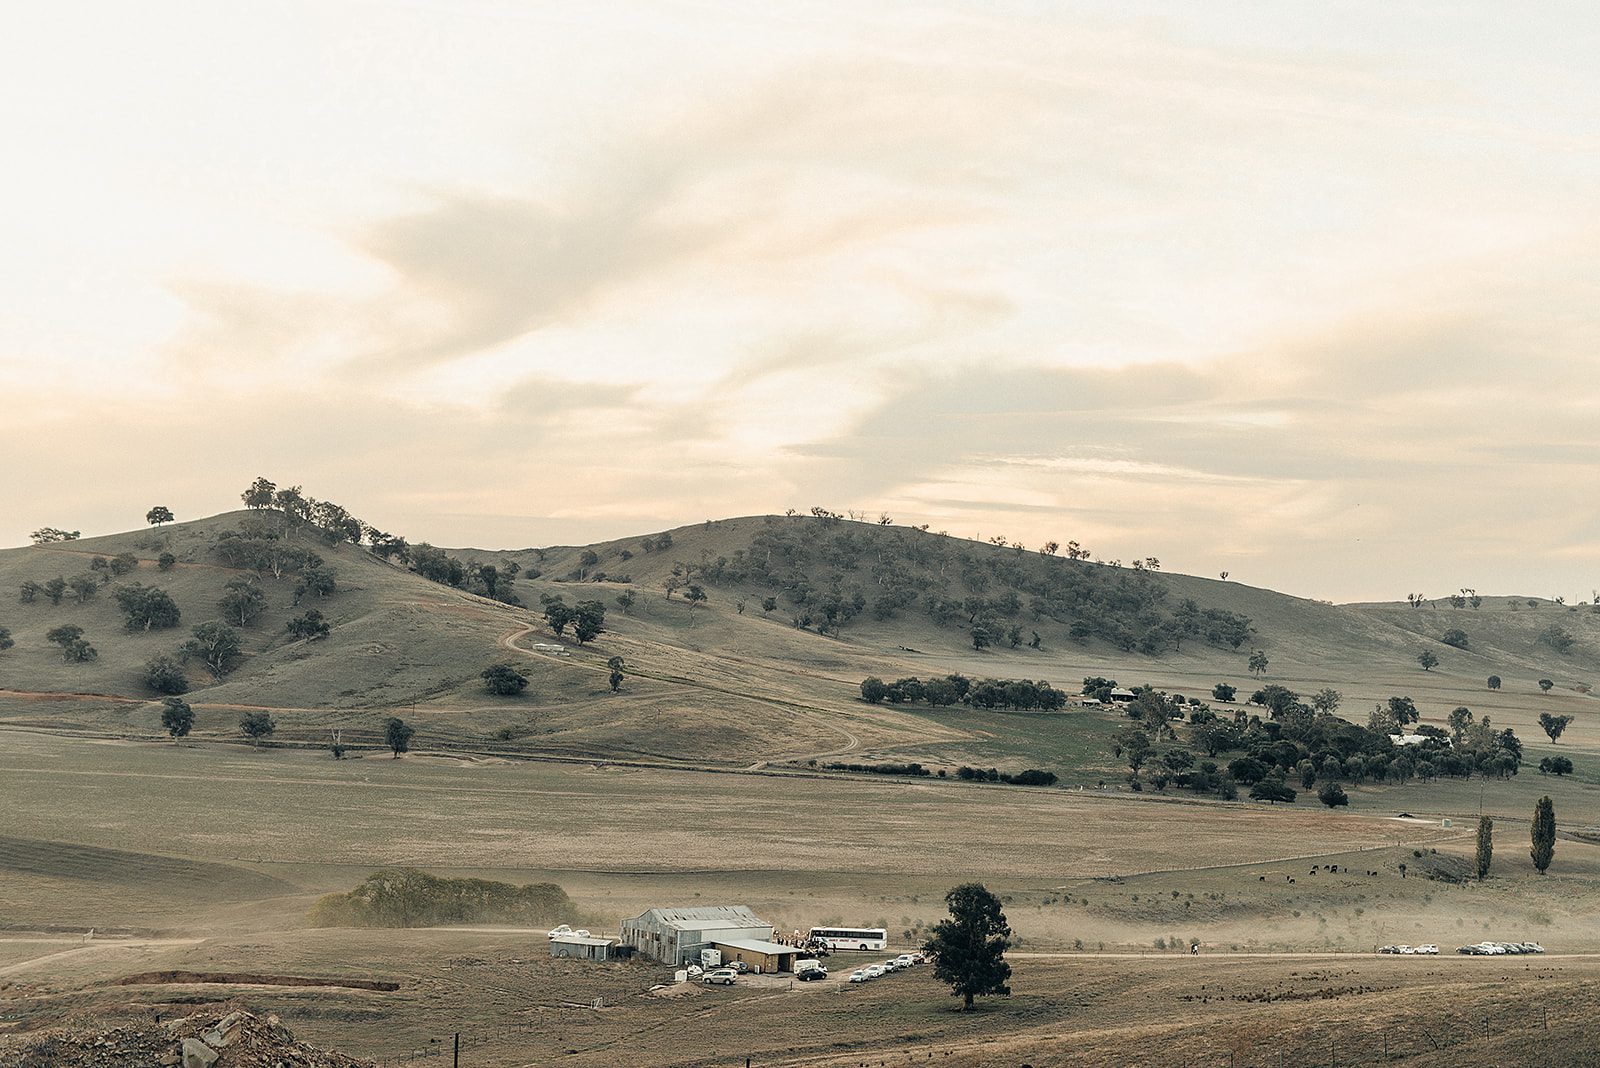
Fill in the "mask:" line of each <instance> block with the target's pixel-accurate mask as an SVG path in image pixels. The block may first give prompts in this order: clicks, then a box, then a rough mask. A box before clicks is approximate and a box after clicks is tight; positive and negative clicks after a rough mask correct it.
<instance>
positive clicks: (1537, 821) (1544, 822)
mask: <svg viewBox="0 0 1600 1068" xmlns="http://www.w3.org/2000/svg"><path fill="white" fill-rule="evenodd" d="M1555 855H1556V806H1555V803H1554V802H1552V801H1551V800H1550V797H1549V795H1548V794H1547V795H1545V796H1544V797H1541V798H1539V803H1538V804H1537V805H1535V806H1534V807H1533V849H1532V850H1531V851H1530V852H1529V856H1531V857H1533V866H1534V867H1535V868H1538V869H1539V874H1540V875H1543V874H1544V873H1545V869H1547V868H1549V867H1550V861H1552V860H1553V859H1555Z"/></svg>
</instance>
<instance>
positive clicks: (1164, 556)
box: [0, 0, 1600, 601]
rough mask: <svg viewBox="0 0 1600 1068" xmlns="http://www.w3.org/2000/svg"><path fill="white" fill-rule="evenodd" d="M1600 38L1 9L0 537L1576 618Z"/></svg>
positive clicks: (1143, 16)
mask: <svg viewBox="0 0 1600 1068" xmlns="http://www.w3.org/2000/svg"><path fill="white" fill-rule="evenodd" d="M1596 54H1600V9H1596V8H1595V7H1594V6H1593V5H1591V4H1584V3H1562V2H1558V0H1552V2H1549V3H1544V4H1539V5H1532V6H1524V7H1521V8H1517V9H1512V8H1510V7H1507V6H1506V5H1502V4H1490V3H1470V2H1453V3H1449V4H1445V3H1431V2H1426V0H1418V2H1414V3H1405V4H1395V3H1392V2H1382V3H1363V2H1348V3H1339V4H1327V3H1273V4H1267V3H1260V2H1253V3H1231V2H1226V0H1215V2H1208V3H1205V4H1192V3H1181V2H1171V3H1138V2H1127V0H1122V2H1117V3H1110V2H1076V3H1075V2H1067V0H1057V2H1049V3H1042V2H1041V3H1028V2H1022V0H1012V2H1006V0H983V2H972V3H964V2H945V3H939V2H931V0H921V2H908V3H897V2H865V3H852V4H843V3H837V2H834V3H815V4H807V3H781V2H775V3H772V4H760V5H752V4H736V3H720V2H711V0H702V2H674V0H651V2H649V3H639V4H630V3H608V2H594V3H581V4H577V3H528V2H521V0H519V2H511V0H449V2H445V0H437V2H395V0H386V2H383V3H376V2H372V3H358V2H350V0H344V2H341V0H315V2H306V3H295V2H282V3H275V4H270V5H269V4H215V3H209V2H194V3H171V2H162V0H147V2H145V3H141V4H137V5H131V4H117V3H109V2H106V3H93V4H89V3H71V2H64V3H50V4H44V3H31V4H21V5H16V6H14V7H13V8H11V9H10V10H9V13H8V16H7V32H6V33H5V34H4V35H0V136H3V137H4V142H5V144H6V145H7V148H8V152H7V157H8V163H7V165H6V168H5V170H4V172H3V176H0V249H3V250H4V251H3V254H0V284H3V285H4V290H5V293H6V299H5V301H4V302H3V304H0V545H15V544H23V543H25V542H26V540H27V535H28V533H29V532H30V531H32V530H33V529H35V528H37V527H41V526H46V525H49V526H58V527H65V528H68V529H80V530H82V531H83V532H84V534H85V535H86V536H87V535H91V534H96V533H110V532H113V531H117V530H125V529H129V528H131V527H135V526H138V525H141V523H142V518H143V515H144V512H145V511H146V510H147V509H148V508H149V507H150V506H152V505H155V504H165V505H168V506H170V507H171V508H172V509H173V510H174V511H175V512H177V513H178V515H179V518H195V517H199V516H202V515H208V514H212V513H215V512H219V511H223V510H226V509H228V508H230V507H237V506H238V494H239V492H240V491H241V490H242V489H243V488H244V487H245V486H246V485H247V484H248V483H249V482H250V481H251V480H252V479H253V478H255V477H256V476H257V475H264V476H266V477H268V478H271V479H273V480H274V481H276V482H278V483H280V484H283V485H288V484H301V485H303V486H304V487H305V489H306V491H307V492H308V493H310V494H312V495H315V496H317V497H321V498H325V499H331V500H334V501H337V502H339V503H341V504H343V505H345V506H346V507H347V508H349V509H350V510H351V511H353V512H355V513H356V514H357V515H360V516H362V517H363V518H365V519H367V520H369V521H370V522H372V523H374V524H375V525H377V526H379V527H381V528H383V529H384V530H387V531H391V532H395V533H400V534H403V535H405V536H406V537H408V538H410V539H411V540H412V541H422V540H428V541H432V542H433V543H435V544H440V545H451V546H468V545H473V546H482V547H523V546H531V545H548V544H574V543H585V542H590V541H598V540H602V539H607V538H611V537H619V536H624V535H629V534H644V533H649V532H653V531H656V530H660V529H665V528H668V527H673V526H678V525H681V524H685V523H693V522H699V521H700V520H703V519H706V518H711V517H724V516H732V515H749V514H760V513H772V512H782V511H783V510H785V509H786V508H790V507H793V508H798V509H801V510H805V509H806V508H809V507H811V506H812V505H822V506H824V507H828V508H830V509H833V510H837V511H841V512H843V511H846V510H859V511H862V512H866V513H868V514H869V515H872V516H876V515H878V514H880V513H886V514H888V515H890V516H891V517H892V518H893V519H894V520H895V521H896V522H899V523H914V524H922V523H927V524H930V525H931V526H932V528H933V529H936V530H948V531H949V532H950V533H952V534H957V535H962V536H981V537H983V538H989V537H992V536H1005V537H1007V538H1008V539H1010V540H1012V541H1020V542H1022V543H1023V544H1025V545H1027V546H1029V547H1034V546H1037V545H1039V544H1041V543H1043V542H1044V541H1046V540H1050V539H1054V540H1057V541H1060V542H1063V543H1064V542H1066V541H1068V540H1069V539H1075V540H1077V541H1079V542H1081V543H1082V544H1084V545H1085V546H1086V547H1088V548H1089V549H1090V550H1091V551H1092V552H1093V553H1094V554H1095V555H1096V556H1098V557H1101V558H1104V559H1132V558H1144V557H1148V556H1154V557H1157V558H1159V559H1160V560H1161V561H1162V564H1163V566H1164V567H1165V569H1166V570H1169V571H1184V572H1188V573H1193V574H1200V575H1213V574H1218V573H1220V572H1222V571H1228V572H1229V573H1230V574H1231V576H1232V577H1233V579H1234V580H1236V581H1242V582H1247V583H1249V584H1251V585H1258V586H1269V587H1273V588H1276V589H1281V590H1284V591H1286V592H1290V593H1296V594H1300V595H1303V596H1311V597H1319V598H1325V599H1330V600H1339V601H1346V600H1367V599H1400V598H1402V597H1403V596H1405V595H1406V594H1407V593H1409V592H1413V591H1415V592H1422V593H1424V594H1426V595H1428V596H1441V595H1443V594H1446V593H1449V592H1453V591H1454V590H1456V589H1458V588H1460V587H1463V586H1466V587H1472V588H1475V589H1478V590H1479V591H1480V592H1484V593H1518V594H1529V595H1538V596H1556V595H1562V596H1566V597H1567V598H1568V599H1569V600H1583V599H1588V598H1590V597H1592V596H1594V589H1595V588H1596V587H1600V499H1597V497H1596V494H1595V489H1596V487H1597V486H1600V477H1597V476H1600V374H1597V371H1600V300H1597V299H1596V298H1597V297H1600V292H1597V290H1600V65H1596V64H1595V63H1594V62H1593V57H1594V55H1596Z"/></svg>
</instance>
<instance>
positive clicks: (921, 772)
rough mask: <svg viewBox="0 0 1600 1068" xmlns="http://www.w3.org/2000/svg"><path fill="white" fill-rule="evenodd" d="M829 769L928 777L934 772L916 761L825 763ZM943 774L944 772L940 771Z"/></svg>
mask: <svg viewBox="0 0 1600 1068" xmlns="http://www.w3.org/2000/svg"><path fill="white" fill-rule="evenodd" d="M823 767H825V768H827V769H828V770H829V771H865V772H870V773H872V774H874V775H914V776H922V777H926V776H929V775H932V774H933V772H932V771H931V770H929V769H928V768H925V767H923V766H922V765H921V764H919V763H917V762H916V761H912V762H911V763H909V764H824V765H823ZM940 774H941V775H943V774H944V773H943V772H940Z"/></svg>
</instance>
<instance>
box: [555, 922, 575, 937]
mask: <svg viewBox="0 0 1600 1068" xmlns="http://www.w3.org/2000/svg"><path fill="white" fill-rule="evenodd" d="M569 934H572V928H571V927H569V926H568V925H566V924H562V925H561V926H560V927H552V928H550V938H551V939H554V938H556V937H558V936H560V935H569Z"/></svg>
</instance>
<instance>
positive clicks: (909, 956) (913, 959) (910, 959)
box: [895, 953, 922, 968]
mask: <svg viewBox="0 0 1600 1068" xmlns="http://www.w3.org/2000/svg"><path fill="white" fill-rule="evenodd" d="M895 961H896V962H897V963H899V965H900V967H902V968H915V967H916V966H917V965H918V964H920V963H922V962H921V961H919V960H918V959H917V955H916V954H915V953H902V954H900V955H899V956H898V957H896V958H895Z"/></svg>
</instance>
